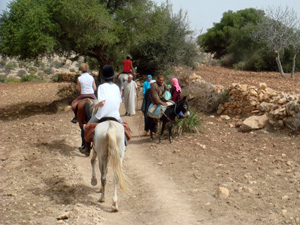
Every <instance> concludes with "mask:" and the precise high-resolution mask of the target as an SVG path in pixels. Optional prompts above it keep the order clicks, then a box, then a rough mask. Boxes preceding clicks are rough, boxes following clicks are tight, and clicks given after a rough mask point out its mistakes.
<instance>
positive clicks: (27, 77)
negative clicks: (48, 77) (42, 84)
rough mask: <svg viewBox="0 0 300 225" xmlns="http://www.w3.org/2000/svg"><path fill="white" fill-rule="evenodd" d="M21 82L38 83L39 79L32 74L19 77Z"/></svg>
mask: <svg viewBox="0 0 300 225" xmlns="http://www.w3.org/2000/svg"><path fill="white" fill-rule="evenodd" d="M20 81H21V82H28V81H40V79H39V78H38V77H37V76H34V75H32V74H29V75H25V76H23V77H21V80H20Z"/></svg>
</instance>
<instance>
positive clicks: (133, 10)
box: [0, 0, 151, 65]
mask: <svg viewBox="0 0 300 225" xmlns="http://www.w3.org/2000/svg"><path fill="white" fill-rule="evenodd" d="M150 3H151V2H150ZM150 3H149V4H148V0H141V1H138V0H135V1H134V0H132V1H126V0H119V1H117V0H115V1H99V0H88V1H86V0H72V1H69V0H16V1H13V2H11V3H10V4H9V7H8V8H9V11H6V12H4V13H3V14H2V15H1V18H0V51H1V53H2V54H4V55H7V56H17V57H20V58H37V57H40V56H45V55H47V56H48V55H52V54H54V53H55V54H59V55H64V56H67V57H70V55H72V54H74V53H75V54H76V56H81V55H83V56H90V57H93V58H95V59H97V60H98V62H99V64H100V65H104V64H112V63H113V61H114V60H113V59H114V57H115V56H116V55H117V54H119V55H122V54H123V55H124V56H125V55H126V54H127V53H126V52H124V53H121V54H120V52H121V51H122V50H123V51H127V49H128V48H129V46H130V45H131V42H132V41H133V40H135V38H136V36H138V35H139V33H137V32H134V31H135V30H136V26H137V25H138V22H137V21H139V18H140V17H142V15H143V14H146V12H147V10H150V9H151V4H150ZM140 32H142V31H140Z"/></svg>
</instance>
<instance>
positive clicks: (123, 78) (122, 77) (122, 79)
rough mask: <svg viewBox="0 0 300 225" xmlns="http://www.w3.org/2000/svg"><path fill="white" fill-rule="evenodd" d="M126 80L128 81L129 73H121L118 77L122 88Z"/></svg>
mask: <svg viewBox="0 0 300 225" xmlns="http://www.w3.org/2000/svg"><path fill="white" fill-rule="evenodd" d="M125 81H128V74H127V73H121V74H120V75H119V77H118V83H117V84H118V86H119V88H120V90H121V89H122V87H123V84H124V83H125Z"/></svg>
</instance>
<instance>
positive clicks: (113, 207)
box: [111, 202, 119, 212]
mask: <svg viewBox="0 0 300 225" xmlns="http://www.w3.org/2000/svg"><path fill="white" fill-rule="evenodd" d="M111 211H112V212H118V211H119V208H118V204H117V203H116V202H114V203H113V205H112V207H111Z"/></svg>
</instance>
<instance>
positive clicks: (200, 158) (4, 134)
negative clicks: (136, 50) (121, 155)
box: [0, 67, 300, 225]
mask: <svg viewBox="0 0 300 225" xmlns="http://www.w3.org/2000/svg"><path fill="white" fill-rule="evenodd" d="M198 73H199V74H200V75H201V76H202V77H203V78H204V79H207V80H210V81H211V82H213V83H217V84H223V85H225V86H226V85H229V84H230V83H233V82H240V83H247V84H254V85H257V84H258V83H259V82H266V83H267V85H268V86H270V87H272V88H274V89H276V90H284V91H297V92H299V90H298V89H297V86H299V85H298V84H299V81H298V78H297V77H296V79H294V80H293V82H291V81H290V80H291V79H285V80H282V79H281V78H279V75H278V74H274V75H275V76H276V77H275V76H274V77H273V76H271V75H270V76H269V75H266V77H264V73H251V74H252V76H249V73H245V74H244V75H243V73H242V72H240V71H233V70H228V69H223V68H219V67H206V68H202V69H201V70H200V71H198ZM225 75H226V76H225ZM222 79H223V80H222ZM283 81H284V82H283ZM68 85H69V84H45V83H22V84H1V85H0V95H1V96H5V98H4V99H3V100H2V101H1V104H0V108H1V111H2V113H1V114H0V115H1V117H0V124H1V130H0V132H1V133H0V140H1V147H0V149H1V153H0V168H1V176H0V196H1V198H0V214H1V217H0V224H108V225H109V224H114V225H115V224H120V225H121V224H122V225H123V224H125V225H129V224H130V225H132V224H133V225H135V224H136V225H138V224H166V225H171V224H205V225H206V224H208V225H209V224H220V225H221V224H222V225H223V224H226V225H227V224H228V225H229V224H293V225H296V224H300V213H299V212H300V168H299V166H300V157H299V156H300V147H299V146H300V141H299V136H296V135H293V134H291V133H289V132H286V131H276V132H272V131H268V130H260V131H256V132H251V133H240V132H238V130H236V128H234V126H233V124H234V122H235V120H236V119H237V118H231V119H230V120H222V119H221V118H220V117H218V116H216V115H201V119H202V121H203V125H202V127H201V128H200V130H201V133H200V134H185V135H184V136H182V137H176V138H175V139H174V142H173V144H170V143H169V142H168V140H167V139H164V140H163V141H162V143H161V144H158V143H157V140H155V141H154V142H152V141H150V139H149V137H144V136H141V135H142V133H143V116H142V113H141V111H138V112H137V115H135V116H133V117H123V120H125V121H127V122H128V123H129V125H130V127H131V129H132V131H133V138H132V140H131V141H130V144H129V146H128V148H127V150H126V155H125V160H124V169H125V172H126V173H127V175H128V176H129V178H130V183H131V190H132V193H131V194H128V195H127V194H124V193H122V192H121V191H119V207H120V211H119V212H118V213H112V212H111V211H110V210H111V209H110V207H111V198H112V191H113V183H112V177H111V173H110V172H111V170H110V169H109V176H108V186H107V196H106V202H105V203H99V202H98V199H99V197H100V194H99V193H97V191H98V190H99V184H98V186H96V187H93V186H91V185H90V179H91V166H90V160H89V158H87V157H84V156H83V155H82V154H80V153H79V152H78V150H77V147H79V145H80V143H81V141H80V130H79V128H78V125H75V124H72V123H70V122H69V121H70V119H71V118H72V116H73V115H72V112H70V111H65V110H64V109H65V106H66V105H67V103H68V102H66V101H64V100H63V99H62V97H59V96H58V95H56V93H57V92H58V90H60V89H61V88H63V87H66V86H68ZM276 85H277V86H276ZM141 101H142V99H141V98H140V99H139V101H138V103H139V104H140V103H141ZM45 108H46V109H47V110H45ZM53 108H54V109H53ZM4 112H5V113H4ZM121 112H122V113H124V109H123V107H122V109H121ZM96 172H97V175H98V177H99V172H98V171H96ZM99 178H100V177H99ZM98 183H99V182H98ZM219 187H224V188H226V189H227V190H228V191H229V196H228V197H226V196H220V195H219V194H218V189H219Z"/></svg>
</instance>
